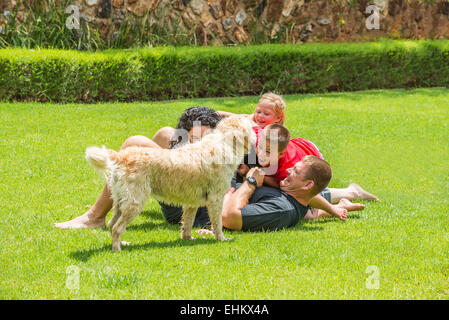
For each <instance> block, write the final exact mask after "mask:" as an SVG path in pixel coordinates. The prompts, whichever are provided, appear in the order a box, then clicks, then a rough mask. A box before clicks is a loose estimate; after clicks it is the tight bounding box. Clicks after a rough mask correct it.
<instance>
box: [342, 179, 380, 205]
mask: <svg viewBox="0 0 449 320" xmlns="http://www.w3.org/2000/svg"><path fill="white" fill-rule="evenodd" d="M348 189H350V190H351V191H353V192H355V194H356V198H355V199H358V200H372V201H380V200H379V198H378V197H376V196H375V195H373V194H371V193H369V192H367V191H365V190H364V189H363V188H362V187H361V186H359V185H358V184H357V183H351V184H350V185H349V187H348Z"/></svg>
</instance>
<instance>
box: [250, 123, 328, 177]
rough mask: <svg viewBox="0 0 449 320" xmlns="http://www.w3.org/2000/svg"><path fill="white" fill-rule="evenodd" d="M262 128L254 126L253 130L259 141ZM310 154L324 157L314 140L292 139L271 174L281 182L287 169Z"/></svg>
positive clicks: (285, 175)
mask: <svg viewBox="0 0 449 320" xmlns="http://www.w3.org/2000/svg"><path fill="white" fill-rule="evenodd" d="M262 130H263V129H262V128H260V127H253V131H254V132H255V133H256V135H257V143H258V142H259V136H260V134H261V133H262ZM257 143H256V146H257ZM308 155H312V156H316V157H318V158H321V159H324V157H323V155H322V154H321V152H320V150H318V148H317V146H316V145H314V144H313V142H310V141H308V140H305V139H301V138H296V139H291V140H290V142H289V143H288V145H287V149H286V150H285V154H284V155H283V156H282V157H280V158H279V161H278V169H277V171H276V173H275V174H273V175H270V177H275V178H276V181H277V182H281V181H282V180H284V179H285V178H286V177H287V174H288V173H287V169H290V168H293V166H294V165H295V163H296V162H299V161H301V160H302V158H304V157H305V156H308Z"/></svg>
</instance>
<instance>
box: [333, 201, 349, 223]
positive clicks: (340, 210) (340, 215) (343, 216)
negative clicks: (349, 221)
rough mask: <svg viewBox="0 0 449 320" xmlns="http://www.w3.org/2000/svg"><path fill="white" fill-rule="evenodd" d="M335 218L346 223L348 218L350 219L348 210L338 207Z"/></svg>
mask: <svg viewBox="0 0 449 320" xmlns="http://www.w3.org/2000/svg"><path fill="white" fill-rule="evenodd" d="M334 216H335V217H337V218H338V219H340V220H341V221H346V218H347V217H348V210H347V209H346V208H342V207H341V206H339V205H338V206H337V207H336V208H335V210H334Z"/></svg>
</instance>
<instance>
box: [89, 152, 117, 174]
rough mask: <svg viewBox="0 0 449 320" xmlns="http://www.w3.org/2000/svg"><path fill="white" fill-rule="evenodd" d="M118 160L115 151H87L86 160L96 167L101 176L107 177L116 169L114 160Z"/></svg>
mask: <svg viewBox="0 0 449 320" xmlns="http://www.w3.org/2000/svg"><path fill="white" fill-rule="evenodd" d="M116 158H117V152H115V151H114V150H110V149H106V147H104V146H103V148H99V147H89V148H87V149H86V160H87V162H89V164H90V165H91V166H92V167H94V169H95V171H97V173H98V174H99V175H100V176H104V177H107V176H108V175H109V173H110V172H111V170H112V169H113V168H114V164H115V162H114V160H116Z"/></svg>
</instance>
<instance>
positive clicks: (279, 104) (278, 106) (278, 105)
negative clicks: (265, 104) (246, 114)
mask: <svg viewBox="0 0 449 320" xmlns="http://www.w3.org/2000/svg"><path fill="white" fill-rule="evenodd" d="M263 100H266V101H269V102H270V103H272V104H273V105H274V111H275V112H276V113H277V114H278V115H280V116H281V120H280V121H279V122H278V123H279V124H281V125H283V124H284V122H285V101H284V99H282V97H281V96H280V95H278V94H276V93H273V92H268V93H265V94H264V95H263V96H262V97H260V99H259V103H260V102H261V101H263Z"/></svg>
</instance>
